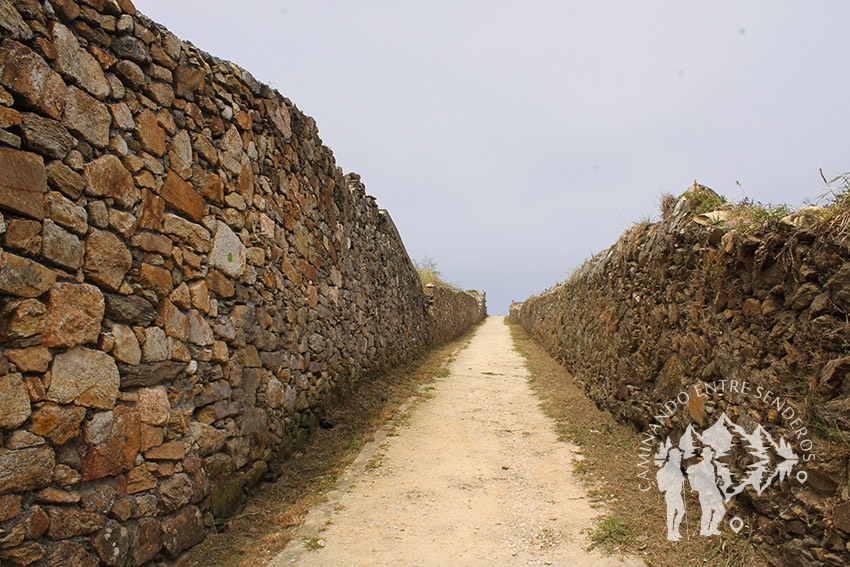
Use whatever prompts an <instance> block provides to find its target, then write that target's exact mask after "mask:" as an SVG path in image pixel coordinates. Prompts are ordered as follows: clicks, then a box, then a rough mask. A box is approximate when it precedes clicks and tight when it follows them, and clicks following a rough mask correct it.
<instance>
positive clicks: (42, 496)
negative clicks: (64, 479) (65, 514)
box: [35, 486, 80, 504]
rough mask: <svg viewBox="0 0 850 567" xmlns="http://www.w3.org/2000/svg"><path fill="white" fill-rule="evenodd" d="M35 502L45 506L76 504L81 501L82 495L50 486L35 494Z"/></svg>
mask: <svg viewBox="0 0 850 567" xmlns="http://www.w3.org/2000/svg"><path fill="white" fill-rule="evenodd" d="M35 500H36V502H41V503H45V504H76V503H77V502H79V501H80V495H79V494H77V493H76V492H74V491H72V490H62V489H61V488H56V487H55V486H48V487H45V488H42V489H41V490H39V491H38V492H36V493H35Z"/></svg>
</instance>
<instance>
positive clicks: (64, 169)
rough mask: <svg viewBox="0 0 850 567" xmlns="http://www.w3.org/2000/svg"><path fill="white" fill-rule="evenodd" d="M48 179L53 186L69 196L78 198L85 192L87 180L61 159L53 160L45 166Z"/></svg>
mask: <svg viewBox="0 0 850 567" xmlns="http://www.w3.org/2000/svg"><path fill="white" fill-rule="evenodd" d="M45 170H46V171H47V181H48V183H49V184H50V186H51V187H55V188H56V189H59V191H61V192H62V193H64V194H65V195H66V196H67V197H69V198H71V199H76V198H77V197H79V196H80V195H82V193H83V189H84V188H85V186H86V181H85V179H83V177H82V176H81V175H80V174H78V173H77V172H76V171H74V170H73V169H71V168H70V167H68V166H67V165H65V164H64V163H62V162H61V161H51V162H50V163H48V164H47V166H46V167H45Z"/></svg>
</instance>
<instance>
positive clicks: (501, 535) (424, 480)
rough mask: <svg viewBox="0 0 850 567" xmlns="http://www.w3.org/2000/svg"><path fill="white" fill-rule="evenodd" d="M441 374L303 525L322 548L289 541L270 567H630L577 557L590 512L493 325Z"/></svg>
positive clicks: (519, 364)
mask: <svg viewBox="0 0 850 567" xmlns="http://www.w3.org/2000/svg"><path fill="white" fill-rule="evenodd" d="M450 371H451V374H450V376H448V377H447V378H440V379H438V380H437V382H436V383H435V385H434V386H435V388H434V389H433V390H431V393H432V394H433V398H431V399H429V400H427V401H425V402H424V403H423V404H421V405H419V406H417V407H415V408H414V409H413V411H412V417H411V419H410V422H409V425H406V426H401V427H398V428H397V429H396V432H397V434H398V435H397V436H390V437H386V438H385V439H384V438H379V439H377V446H376V447H375V448H373V449H372V451H368V450H367V451H366V452H365V454H363V455H361V457H360V458H359V459H358V461H359V462H355V464H354V465H353V467H352V471H350V472H349V473H347V474H346V476H345V477H344V479H343V481H342V482H341V483H340V490H337V491H335V493H333V494H331V495H330V499H329V502H328V503H327V504H326V505H325V506H324V510H323V511H322V510H318V511H316V512H315V513H311V515H310V517H308V521H307V526H306V529H307V531H305V532H303V533H304V537H306V536H308V535H310V532H309V530H310V529H313V534H315V537H316V539H315V540H312V541H311V543H315V544H316V545H314V547H317V546H318V545H323V546H324V547H321V548H319V549H317V550H309V549H307V547H306V545H305V542H304V540H303V539H302V538H299V539H297V540H294V541H293V542H291V543H290V546H289V547H287V549H286V550H285V551H284V552H283V553H282V554H281V555H279V556H278V557H277V558H276V559H275V560H274V562H273V563H272V565H274V566H276V567H286V566H289V565H299V566H304V567H360V566H363V567H367V566H368V567H379V566H387V567H389V566H393V567H399V566H421V567H438V566H446V567H450V566H451V567H455V566H458V567H461V566H467V565H470V566H487V567H496V566H505V567H507V566H510V567H516V566H526V565H556V566H570V567H577V566H584V565H588V566H590V565H593V566H609V565H610V566H614V565H616V566H623V565H627V566H632V565H634V566H637V565H639V563H638V562H637V561H636V560H630V559H626V560H623V559H620V558H614V557H603V556H602V555H600V554H599V553H596V552H592V553H589V552H587V551H585V548H586V547H587V538H586V534H584V533H582V530H583V529H585V528H587V527H588V526H590V525H591V524H592V522H591V520H592V518H593V517H594V516H595V515H596V514H597V513H598V512H597V511H595V510H593V509H592V508H591V507H590V505H589V503H588V501H587V500H586V498H585V492H584V490H583V488H582V487H581V486H580V485H579V484H578V482H577V481H576V479H575V478H574V476H573V474H572V468H573V465H572V461H573V458H574V454H575V453H574V451H575V448H574V447H571V446H570V445H568V444H566V443H563V442H560V441H558V439H557V435H556V434H555V432H554V430H553V423H552V421H551V420H550V419H549V418H548V417H546V416H545V415H544V414H543V413H542V411H541V410H540V408H539V407H538V405H537V404H538V400H537V398H535V396H534V394H533V393H532V391H531V389H530V387H529V385H528V383H527V381H526V380H527V377H528V372H527V370H526V368H525V365H524V361H523V358H522V357H521V356H520V355H519V354H518V353H517V352H516V351H514V350H513V343H512V341H511V337H510V331H509V329H508V327H507V326H506V325H504V323H503V318H502V317H489V318H488V319H487V321H486V322H485V323H484V325H483V326H481V327H480V328H479V331H478V332H477V333H476V335H475V336H474V338H473V339H472V342H471V343H470V345H469V347H468V348H466V349H464V350H462V351H460V352H459V353H458V354H457V359H456V361H455V362H454V363H452V365H451V366H450ZM376 449H377V451H375V450H376ZM364 461H365V462H364ZM311 525H312V528H311ZM319 529H321V531H320V532H319V531H318V530H319Z"/></svg>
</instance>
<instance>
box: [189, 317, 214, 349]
mask: <svg viewBox="0 0 850 567" xmlns="http://www.w3.org/2000/svg"><path fill="white" fill-rule="evenodd" d="M188 319H189V333H188V341H189V342H190V343H192V344H196V345H199V346H209V345H211V344H213V341H214V340H215V337H213V332H212V329H211V328H210V325H209V323H207V321H206V319H204V316H203V315H201V313H200V312H199V311H197V310H195V309H192V310H191V311H189V315H188Z"/></svg>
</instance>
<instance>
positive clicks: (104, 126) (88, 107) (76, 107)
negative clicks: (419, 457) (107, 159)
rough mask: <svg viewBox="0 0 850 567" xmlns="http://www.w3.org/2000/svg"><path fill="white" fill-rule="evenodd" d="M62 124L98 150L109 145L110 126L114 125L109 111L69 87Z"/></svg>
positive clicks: (104, 106)
mask: <svg viewBox="0 0 850 567" xmlns="http://www.w3.org/2000/svg"><path fill="white" fill-rule="evenodd" d="M62 124H63V125H64V126H65V127H66V128H67V129H68V130H70V131H71V132H73V133H75V134H77V135H79V136H80V137H81V138H82V139H83V140H85V141H86V142H88V143H90V144H91V145H93V146H95V147H97V148H105V147H106V145H107V144H108V143H109V126H110V124H112V116H111V115H110V114H109V110H108V109H107V108H106V105H104V104H103V103H101V102H98V101H97V100H96V99H94V98H92V97H90V96H89V95H87V94H86V93H84V92H83V91H81V90H79V89H78V88H76V87H68V94H67V96H66V98H65V113H64V114H63V115H62Z"/></svg>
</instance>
